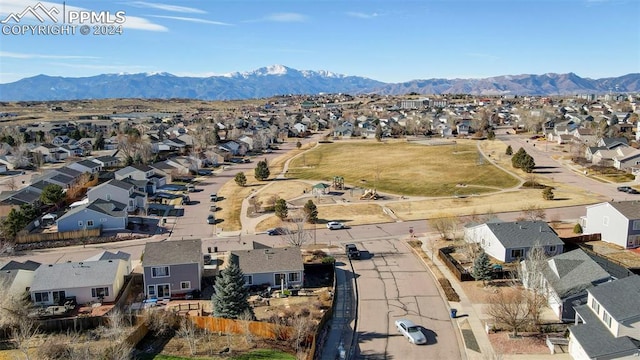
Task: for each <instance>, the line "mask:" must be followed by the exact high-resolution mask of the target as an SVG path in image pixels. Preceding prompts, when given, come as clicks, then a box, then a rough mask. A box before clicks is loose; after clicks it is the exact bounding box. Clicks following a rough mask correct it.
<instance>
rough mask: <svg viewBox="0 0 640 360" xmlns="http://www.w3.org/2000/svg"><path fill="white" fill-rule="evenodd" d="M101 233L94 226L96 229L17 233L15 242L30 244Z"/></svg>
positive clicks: (92, 235)
mask: <svg viewBox="0 0 640 360" xmlns="http://www.w3.org/2000/svg"><path fill="white" fill-rule="evenodd" d="M101 233H102V229H101V228H96V229H86V230H75V231H64V232H51V233H37V234H19V235H17V236H16V244H32V243H40V242H45V241H65V240H75V239H82V238H91V237H99V236H100V234H101Z"/></svg>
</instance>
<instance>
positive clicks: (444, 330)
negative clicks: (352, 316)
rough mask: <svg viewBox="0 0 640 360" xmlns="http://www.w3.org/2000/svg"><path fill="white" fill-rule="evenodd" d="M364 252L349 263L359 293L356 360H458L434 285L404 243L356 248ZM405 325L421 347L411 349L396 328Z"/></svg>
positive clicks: (452, 334)
mask: <svg viewBox="0 0 640 360" xmlns="http://www.w3.org/2000/svg"><path fill="white" fill-rule="evenodd" d="M356 245H358V247H359V248H360V249H364V250H366V253H365V254H364V256H363V259H362V260H359V261H353V266H354V268H355V273H356V275H355V277H356V282H357V286H358V290H359V302H358V312H359V316H358V326H357V336H358V345H359V351H358V354H359V355H358V356H357V358H359V359H398V360H402V359H461V358H462V356H461V354H460V348H459V346H458V340H457V338H456V332H455V331H456V330H455V328H454V324H453V322H452V321H451V319H450V317H449V310H448V307H447V305H446V304H445V301H444V300H443V299H442V297H441V295H440V293H439V291H438V287H437V285H436V281H435V280H434V278H433V276H432V275H431V273H429V272H428V271H427V270H426V268H425V267H424V264H422V263H421V262H420V260H418V259H417V258H416V257H415V255H413V253H412V251H411V250H410V249H409V247H408V246H407V245H406V244H405V243H404V241H402V240H399V239H394V238H392V239H387V240H367V241H362V242H356ZM397 319H409V320H412V321H413V322H414V323H416V324H417V325H419V326H421V327H422V332H423V333H424V334H425V336H426V337H427V341H428V343H427V344H426V345H412V344H410V343H409V342H408V341H407V338H405V337H404V336H402V335H401V334H400V333H399V332H398V331H397V329H396V327H395V324H394V322H395V320H397Z"/></svg>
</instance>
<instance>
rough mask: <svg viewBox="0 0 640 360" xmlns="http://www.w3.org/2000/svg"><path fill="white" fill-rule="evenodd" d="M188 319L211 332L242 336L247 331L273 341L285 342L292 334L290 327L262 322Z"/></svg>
mask: <svg viewBox="0 0 640 360" xmlns="http://www.w3.org/2000/svg"><path fill="white" fill-rule="evenodd" d="M190 319H191V321H193V322H194V323H195V324H196V326H198V327H199V328H201V329H206V330H208V331H211V332H221V333H226V334H228V333H231V334H244V333H245V331H247V330H248V331H249V332H250V333H251V334H252V335H254V336H257V337H260V338H263V339H274V340H287V339H289V338H291V334H293V328H292V327H290V326H284V325H277V324H273V323H268V322H262V321H244V320H234V319H225V318H219V317H212V316H190Z"/></svg>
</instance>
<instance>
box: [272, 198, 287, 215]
mask: <svg viewBox="0 0 640 360" xmlns="http://www.w3.org/2000/svg"><path fill="white" fill-rule="evenodd" d="M273 210H274V211H275V212H276V216H277V217H279V218H280V220H284V219H286V218H287V215H288V214H289V207H288V206H287V201H286V200H285V199H278V200H276V205H275V206H274V208H273Z"/></svg>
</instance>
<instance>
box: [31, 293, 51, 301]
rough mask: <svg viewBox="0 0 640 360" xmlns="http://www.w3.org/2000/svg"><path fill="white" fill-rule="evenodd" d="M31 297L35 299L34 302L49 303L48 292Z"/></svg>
mask: <svg viewBox="0 0 640 360" xmlns="http://www.w3.org/2000/svg"><path fill="white" fill-rule="evenodd" d="M33 297H34V298H35V299H36V302H48V301H49V293H48V292H39V293H34V294H33Z"/></svg>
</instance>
